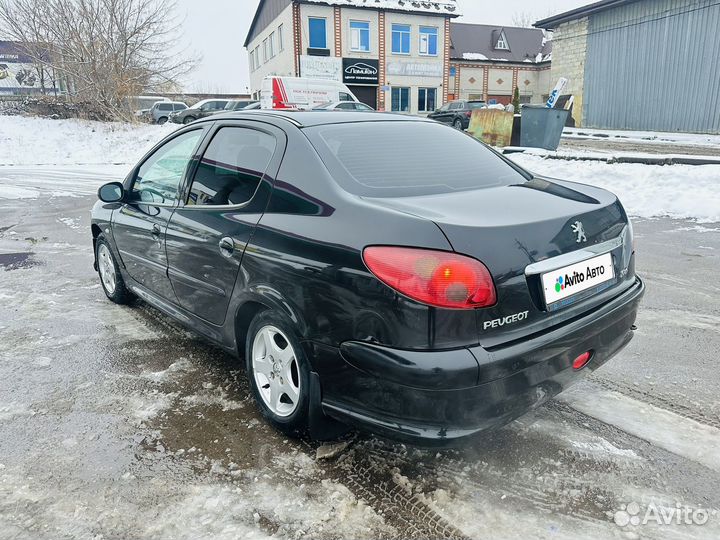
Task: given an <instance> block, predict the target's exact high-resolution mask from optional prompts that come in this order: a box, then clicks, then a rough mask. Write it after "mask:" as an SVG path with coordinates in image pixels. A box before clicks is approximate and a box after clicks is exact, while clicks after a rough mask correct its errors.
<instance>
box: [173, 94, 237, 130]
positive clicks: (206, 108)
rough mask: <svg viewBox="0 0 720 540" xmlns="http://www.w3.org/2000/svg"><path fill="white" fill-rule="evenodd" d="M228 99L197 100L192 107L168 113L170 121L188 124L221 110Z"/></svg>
mask: <svg viewBox="0 0 720 540" xmlns="http://www.w3.org/2000/svg"><path fill="white" fill-rule="evenodd" d="M228 101H229V100H227V99H204V100H202V101H198V102H197V103H196V104H195V105H193V106H192V107H188V108H187V109H185V110H183V111H178V112H174V113H172V114H171V115H170V121H171V122H174V123H175V124H189V123H190V122H194V121H195V120H198V119H200V118H205V117H206V116H210V115H212V114H215V113H218V112H222V111H223V109H224V108H225V105H227V104H228Z"/></svg>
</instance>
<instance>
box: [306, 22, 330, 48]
mask: <svg viewBox="0 0 720 540" xmlns="http://www.w3.org/2000/svg"><path fill="white" fill-rule="evenodd" d="M308 21H309V26H310V48H311V49H327V29H326V22H325V19H320V18H317V17H310V18H309V19H308Z"/></svg>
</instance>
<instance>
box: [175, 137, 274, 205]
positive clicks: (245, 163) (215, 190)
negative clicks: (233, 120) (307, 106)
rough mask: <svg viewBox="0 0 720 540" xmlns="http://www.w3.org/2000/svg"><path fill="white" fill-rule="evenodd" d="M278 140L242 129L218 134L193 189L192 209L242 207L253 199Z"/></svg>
mask: <svg viewBox="0 0 720 540" xmlns="http://www.w3.org/2000/svg"><path fill="white" fill-rule="evenodd" d="M276 144H277V143H276V140H275V137H273V136H272V135H269V134H267V133H264V132H262V131H257V130H254V129H249V128H243V127H224V128H221V129H220V130H218V132H217V133H216V134H215V136H214V137H213V139H212V141H211V142H210V145H209V146H208V148H207V150H205V154H204V155H203V157H202V159H201V161H200V164H199V165H198V169H197V172H196V173H195V177H194V178H193V183H192V186H191V187H190V196H189V197H188V201H187V204H189V205H203V206H216V205H239V204H244V203H246V202H248V201H249V200H250V199H252V198H253V195H254V194H255V191H256V190H257V187H258V185H260V181H261V180H262V177H263V175H264V174H265V170H266V169H267V167H268V165H269V164H270V160H271V159H272V156H273V153H274V152H275V146H276Z"/></svg>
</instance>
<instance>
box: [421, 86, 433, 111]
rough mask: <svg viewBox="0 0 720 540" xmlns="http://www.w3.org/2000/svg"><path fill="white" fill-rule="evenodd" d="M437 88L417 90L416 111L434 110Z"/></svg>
mask: <svg viewBox="0 0 720 540" xmlns="http://www.w3.org/2000/svg"><path fill="white" fill-rule="evenodd" d="M436 97H437V88H418V111H419V112H432V111H434V110H435V103H436V101H435V100H436Z"/></svg>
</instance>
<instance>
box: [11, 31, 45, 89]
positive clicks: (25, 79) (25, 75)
mask: <svg viewBox="0 0 720 540" xmlns="http://www.w3.org/2000/svg"><path fill="white" fill-rule="evenodd" d="M44 87H45V89H46V90H51V89H52V88H53V86H52V81H51V80H50V77H46V78H45V81H44ZM42 88H43V87H42V82H41V79H40V74H39V73H38V70H37V69H36V66H35V64H34V63H33V59H32V58H31V57H30V56H28V55H27V54H26V53H25V52H24V50H23V48H22V47H21V46H19V45H18V44H17V43H15V42H12V41H0V94H32V93H39V92H41V91H42Z"/></svg>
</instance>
